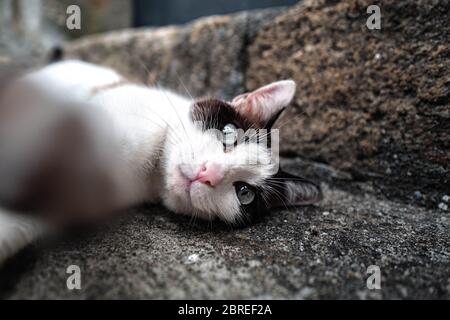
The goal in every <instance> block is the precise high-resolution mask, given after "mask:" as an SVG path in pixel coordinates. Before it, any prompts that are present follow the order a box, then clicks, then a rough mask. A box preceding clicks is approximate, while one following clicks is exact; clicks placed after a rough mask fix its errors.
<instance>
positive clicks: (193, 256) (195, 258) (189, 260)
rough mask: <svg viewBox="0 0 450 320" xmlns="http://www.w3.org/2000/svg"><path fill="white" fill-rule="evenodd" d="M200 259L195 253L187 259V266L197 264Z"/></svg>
mask: <svg viewBox="0 0 450 320" xmlns="http://www.w3.org/2000/svg"><path fill="white" fill-rule="evenodd" d="M198 259H199V256H198V254H196V253H194V254H191V255H190V256H188V257H187V259H186V263H187V264H191V263H196V262H197V261H198Z"/></svg>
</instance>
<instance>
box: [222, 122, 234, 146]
mask: <svg viewBox="0 0 450 320" xmlns="http://www.w3.org/2000/svg"><path fill="white" fill-rule="evenodd" d="M222 133H223V143H224V144H225V145H233V144H234V143H235V142H236V140H237V128H236V126H235V125H234V124H232V123H228V124H226V125H225V126H224V127H223V129H222Z"/></svg>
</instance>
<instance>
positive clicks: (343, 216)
mask: <svg viewBox="0 0 450 320" xmlns="http://www.w3.org/2000/svg"><path fill="white" fill-rule="evenodd" d="M284 164H285V168H288V169H290V171H293V172H295V171H298V170H300V168H304V167H305V166H304V163H303V162H302V161H300V160H298V159H291V160H285V161H284ZM311 168H312V169H311V170H312V171H314V172H315V173H317V172H321V173H320V174H319V175H322V176H323V177H325V180H327V181H328V182H327V183H324V184H323V186H324V189H325V200H324V201H323V202H322V203H321V204H320V205H319V206H316V207H304V208H298V209H294V210H281V211H279V212H273V213H272V214H271V215H270V216H267V217H265V218H263V219H262V221H260V222H258V223H257V224H255V225H253V226H251V227H248V228H244V229H232V228H230V227H227V226H225V225H222V224H218V223H214V224H209V223H203V222H199V221H196V222H193V221H191V220H190V219H189V218H186V217H181V216H176V215H174V214H172V213H170V212H167V211H166V210H165V209H163V208H161V207H158V206H146V207H141V208H136V209H133V210H130V211H129V212H128V213H125V214H124V215H123V216H121V217H120V218H118V219H116V220H115V221H111V222H110V223H109V224H108V225H107V226H106V227H105V228H102V229H101V230H90V231H85V232H83V233H82V234H80V233H78V234H76V235H75V234H73V235H67V236H65V237H64V238H63V239H60V240H59V241H58V242H54V241H50V240H42V241H41V242H39V243H37V244H35V245H33V246H31V247H29V248H27V249H25V250H23V251H22V252H21V253H20V254H19V255H18V256H16V257H15V258H14V259H12V260H11V261H9V262H8V263H7V264H6V265H5V266H4V267H3V268H2V269H1V270H0V297H1V298H8V299H18V298H27V299H52V298H62V299H67V298H69V299H110V298H111V299H121V298H125V299H129V298H139V299H140V298H146V299H147V298H148V299H165V298H167V299H185V298H186V299H189V298H193V299H218V298H219V299H220V298H225V299H227V298H252V299H260V298H261V299H266V298H267V299H280V298H288V299H311V298H312V299H314V298H331V299H335V298H338V299H342V298H344V299H347V298H351V299H380V298H383V299H402V298H419V299H422V298H438V299H445V298H446V299H448V298H450V249H449V248H450V224H449V222H450V216H449V212H448V211H443V210H440V209H438V208H436V209H425V208H422V207H417V206H414V205H413V204H405V203H400V202H396V201H391V200H387V199H383V198H381V197H377V196H375V195H374V194H375V193H374V192H372V191H371V188H372V187H371V186H370V185H369V183H360V184H359V185H358V186H356V187H355V186H352V187H351V188H350V187H345V183H342V182H341V185H342V186H341V187H339V188H337V187H336V184H335V183H333V182H330V181H333V180H332V179H331V180H330V179H327V178H326V176H327V177H328V178H330V176H332V177H338V178H339V173H336V172H334V171H333V170H332V169H330V168H327V167H323V166H320V165H313V166H312V167H311ZM324 172H325V173H324ZM74 264H75V265H78V266H79V267H80V268H81V290H73V291H70V290H68V289H67V287H66V279H67V277H68V276H69V274H66V268H67V267H68V266H69V265H74ZM370 265H377V266H379V267H380V271H381V289H380V290H369V289H368V288H367V286H366V280H367V278H368V277H369V276H370V274H367V268H368V267H369V266H370Z"/></svg>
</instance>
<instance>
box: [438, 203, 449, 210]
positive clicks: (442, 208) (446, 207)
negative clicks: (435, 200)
mask: <svg viewBox="0 0 450 320" xmlns="http://www.w3.org/2000/svg"><path fill="white" fill-rule="evenodd" d="M438 207H439V209H441V210H444V211H447V209H448V206H447V205H446V204H445V203H443V202H441V203H439V205H438Z"/></svg>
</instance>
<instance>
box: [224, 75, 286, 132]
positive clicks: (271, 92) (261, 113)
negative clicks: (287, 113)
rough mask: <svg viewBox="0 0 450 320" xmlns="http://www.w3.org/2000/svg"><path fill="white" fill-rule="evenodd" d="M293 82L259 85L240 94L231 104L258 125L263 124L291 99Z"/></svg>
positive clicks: (284, 81)
mask: <svg viewBox="0 0 450 320" xmlns="http://www.w3.org/2000/svg"><path fill="white" fill-rule="evenodd" d="M294 92H295V83H294V82H293V81H292V80H283V81H278V82H274V83H271V84H269V85H266V86H264V87H261V88H259V89H257V90H255V91H253V92H251V93H246V94H241V95H239V96H237V97H236V98H234V99H233V101H232V104H233V105H234V106H235V108H236V110H237V111H238V112H239V113H240V114H241V115H242V116H244V117H246V118H247V119H249V120H250V121H251V122H253V123H255V124H256V125H258V126H262V125H264V124H265V123H266V122H267V121H268V120H269V119H270V118H271V117H272V116H273V115H274V114H276V113H277V112H279V110H280V109H281V108H283V107H285V106H286V105H287V104H289V102H290V101H291V100H292V98H293V96H294Z"/></svg>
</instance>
